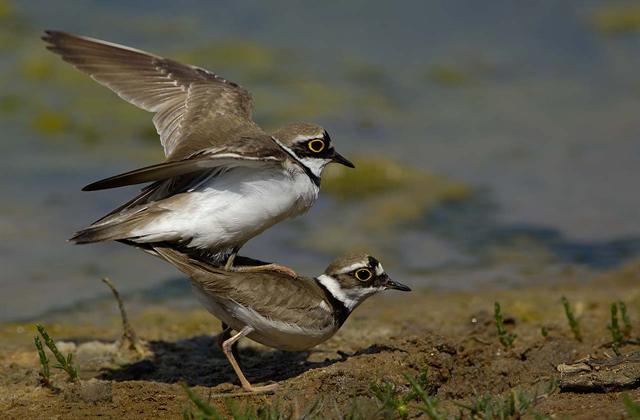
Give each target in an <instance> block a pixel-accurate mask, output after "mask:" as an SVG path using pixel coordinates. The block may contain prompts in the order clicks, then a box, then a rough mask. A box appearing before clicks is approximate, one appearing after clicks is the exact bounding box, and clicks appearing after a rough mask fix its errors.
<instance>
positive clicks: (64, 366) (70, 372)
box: [36, 324, 80, 382]
mask: <svg viewBox="0 0 640 420" xmlns="http://www.w3.org/2000/svg"><path fill="white" fill-rule="evenodd" d="M36 328H37V329H38V332H39V333H40V335H41V336H42V338H43V339H44V343H45V344H46V345H47V347H49V350H51V353H53V355H54V356H55V358H56V360H57V361H58V364H56V365H53V367H54V368H56V369H61V370H64V371H65V372H66V373H67V376H68V377H69V381H72V382H79V381H80V379H79V378H78V371H77V370H76V368H75V367H74V366H73V354H72V353H69V354H68V355H67V357H66V358H65V357H64V356H63V355H62V353H60V350H58V347H57V346H56V343H55V342H54V341H53V339H51V337H50V336H49V334H48V333H47V330H46V329H45V328H44V327H43V326H42V325H40V324H37V325H36ZM41 344H42V343H41ZM36 347H37V344H36ZM39 352H40V351H39V350H38V353H39ZM43 352H44V350H43Z"/></svg>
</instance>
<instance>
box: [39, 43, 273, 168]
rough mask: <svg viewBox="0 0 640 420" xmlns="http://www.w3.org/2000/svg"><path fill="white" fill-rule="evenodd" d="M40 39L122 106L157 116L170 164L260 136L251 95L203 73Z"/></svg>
mask: <svg viewBox="0 0 640 420" xmlns="http://www.w3.org/2000/svg"><path fill="white" fill-rule="evenodd" d="M42 39H43V40H44V41H46V42H47V43H48V44H49V45H48V47H47V48H48V49H49V50H51V51H53V52H55V53H57V54H59V55H61V56H62V58H63V59H64V60H65V61H67V62H69V63H71V64H72V65H73V66H75V67H76V68H77V69H78V70H80V71H82V72H84V73H86V74H88V75H89V76H91V77H92V78H93V79H94V80H96V81H97V82H98V83H101V84H103V85H104V86H107V87H108V88H110V89H111V90H113V91H114V92H115V93H117V94H118V95H119V96H120V97H121V98H123V99H124V100H126V101H128V102H130V103H132V104H134V105H136V106H138V107H140V108H142V109H144V110H147V111H150V112H154V113H155V114H156V115H155V116H154V118H153V123H154V124H155V126H156V129H157V131H158V134H159V135H160V141H161V143H162V145H163V147H164V150H165V154H166V156H167V158H168V159H170V160H179V159H183V158H185V157H187V156H190V155H191V154H192V153H193V152H194V151H197V150H201V149H203V148H205V147H210V146H212V145H217V144H222V143H225V142H228V141H233V140H235V137H232V138H229V136H228V134H229V133H249V132H251V133H262V130H261V129H260V128H259V127H258V126H257V125H256V124H255V123H254V122H253V121H252V120H251V109H252V100H251V95H250V94H249V92H248V91H247V90H246V89H244V88H243V87H241V86H240V85H238V84H236V83H234V82H231V81H229V80H226V79H224V78H222V77H220V76H218V75H216V74H213V73H211V72H209V71H207V70H205V69H202V68H199V67H195V66H190V65H185V64H182V63H179V62H177V61H174V60H170V59H166V58H163V57H160V56H157V55H154V54H150V53H148V52H145V51H141V50H137V49H133V48H129V47H126V46H122V45H118V44H113V43H109V42H105V41H101V40H97V39H92V38H88V37H83V36H78V35H74V34H70V33H65V32H59V31H45V35H44V36H43V38H42ZM189 143H194V144H195V145H193V146H190V145H189Z"/></svg>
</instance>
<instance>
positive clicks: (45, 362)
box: [33, 335, 52, 387]
mask: <svg viewBox="0 0 640 420" xmlns="http://www.w3.org/2000/svg"><path fill="white" fill-rule="evenodd" d="M33 341H34V343H35V345H36V349H38V356H39V357H40V383H41V384H42V385H44V386H46V387H52V385H51V370H50V369H49V358H48V357H47V354H46V353H45V352H44V347H42V341H41V340H40V337H39V336H37V335H36V336H35V337H33Z"/></svg>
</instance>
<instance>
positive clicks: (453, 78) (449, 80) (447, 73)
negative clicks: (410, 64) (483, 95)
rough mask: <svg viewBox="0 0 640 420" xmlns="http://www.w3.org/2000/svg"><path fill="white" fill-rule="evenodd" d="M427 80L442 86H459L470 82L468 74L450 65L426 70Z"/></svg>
mask: <svg viewBox="0 0 640 420" xmlns="http://www.w3.org/2000/svg"><path fill="white" fill-rule="evenodd" d="M427 78H428V79H429V80H431V81H433V82H435V83H437V84H439V85H443V86H461V85H465V84H468V83H469V82H470V81H471V78H470V77H469V75H468V74H466V73H465V72H463V71H462V70H461V69H459V68H458V67H455V66H452V65H437V66H433V67H432V68H430V69H429V70H428V72H427Z"/></svg>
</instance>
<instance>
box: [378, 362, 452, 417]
mask: <svg viewBox="0 0 640 420" xmlns="http://www.w3.org/2000/svg"><path fill="white" fill-rule="evenodd" d="M404 376H405V378H406V379H407V381H408V382H409V385H410V386H411V390H410V391H409V392H405V393H401V392H400V390H399V389H398V387H397V386H396V385H395V384H393V383H391V382H387V381H383V382H377V383H373V384H371V392H372V393H373V395H374V397H376V399H377V400H378V403H379V405H380V412H381V413H382V414H383V416H384V418H388V417H397V418H401V419H406V418H408V416H409V408H410V407H411V404H412V403H413V402H414V401H416V400H417V401H419V402H420V404H419V405H418V406H415V405H414V406H413V408H414V409H416V410H418V411H419V412H421V413H423V414H425V415H426V416H427V417H428V418H429V419H432V420H440V419H445V418H447V415H446V413H444V412H443V411H442V410H440V409H438V401H437V399H436V397H434V396H431V395H429V394H428V393H427V392H426V391H425V388H426V387H427V372H421V373H420V374H419V375H418V376H417V377H412V376H410V375H407V374H405V375H404Z"/></svg>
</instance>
